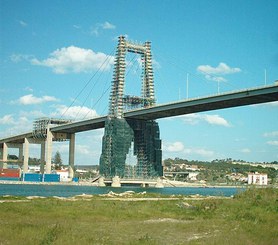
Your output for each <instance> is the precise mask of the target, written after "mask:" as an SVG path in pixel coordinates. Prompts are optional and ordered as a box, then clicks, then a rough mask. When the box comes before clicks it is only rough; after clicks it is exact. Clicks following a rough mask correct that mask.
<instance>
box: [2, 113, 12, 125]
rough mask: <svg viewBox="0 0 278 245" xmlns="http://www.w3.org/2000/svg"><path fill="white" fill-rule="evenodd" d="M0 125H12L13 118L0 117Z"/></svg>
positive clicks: (10, 116) (8, 116)
mask: <svg viewBox="0 0 278 245" xmlns="http://www.w3.org/2000/svg"><path fill="white" fill-rule="evenodd" d="M0 124H14V118H13V116H12V115H5V116H3V117H0Z"/></svg>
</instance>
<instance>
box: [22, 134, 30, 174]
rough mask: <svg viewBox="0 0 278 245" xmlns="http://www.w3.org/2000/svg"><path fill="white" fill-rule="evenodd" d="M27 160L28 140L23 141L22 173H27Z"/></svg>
mask: <svg viewBox="0 0 278 245" xmlns="http://www.w3.org/2000/svg"><path fill="white" fill-rule="evenodd" d="M28 160H29V140H28V139H27V138H25V139H24V157H23V173H24V174H26V173H27V172H28Z"/></svg>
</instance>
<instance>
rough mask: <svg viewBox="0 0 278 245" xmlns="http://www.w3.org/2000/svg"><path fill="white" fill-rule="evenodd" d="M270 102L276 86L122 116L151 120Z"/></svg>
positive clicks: (277, 98) (277, 89)
mask: <svg viewBox="0 0 278 245" xmlns="http://www.w3.org/2000/svg"><path fill="white" fill-rule="evenodd" d="M272 101H278V85H272V86H267V87H261V88H255V89H246V90H243V91H238V92H229V93H225V94H219V95H214V96H209V97H204V98H197V99H196V98H194V99H189V100H184V101H178V102H175V103H167V104H164V105H157V106H154V107H151V108H144V109H137V110H133V111H128V112H126V113H125V114H124V116H125V117H126V118H137V119H144V120H151V119H159V118H165V117H172V116H178V115H185V114H191V113H196V112H203V111H210V110H217V109H224V108H230V107H237V106H244V105H252V104H259V103H266V102H272Z"/></svg>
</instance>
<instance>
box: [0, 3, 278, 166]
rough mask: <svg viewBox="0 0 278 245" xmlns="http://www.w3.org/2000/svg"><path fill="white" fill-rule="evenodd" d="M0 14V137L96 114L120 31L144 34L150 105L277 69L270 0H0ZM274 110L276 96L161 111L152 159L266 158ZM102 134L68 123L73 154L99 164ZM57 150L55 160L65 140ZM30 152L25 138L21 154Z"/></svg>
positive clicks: (273, 150)
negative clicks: (159, 153)
mask: <svg viewBox="0 0 278 245" xmlns="http://www.w3.org/2000/svg"><path fill="white" fill-rule="evenodd" d="M0 18H1V19H0V41H1V46H0V66H1V67H0V72H1V77H0V84H1V87H0V106H1V112H0V137H1V138H2V137H5V136H9V135H12V134H16V133H23V132H26V131H30V130H32V122H33V120H34V119H35V118H39V117H57V118H61V117H63V118H71V119H75V120H81V119H83V118H89V117H93V116H97V115H105V114H106V113H107V111H108V100H109V93H110V85H111V81H112V75H113V57H114V54H115V48H116V45H117V37H118V36H119V35H125V36H126V37H127V39H128V40H132V41H136V42H145V41H146V40H148V41H151V42H152V54H153V59H154V61H153V65H154V79H155V93H156V99H157V103H158V104H159V103H166V102H171V101H177V100H179V99H185V98H186V97H187V95H188V97H189V98H193V97H198V96H206V95H210V94H216V93H218V92H220V93H221V92H226V91H231V90H240V89H244V88H250V87H257V86H263V85H264V84H267V85H270V84H273V83H274V81H275V80H278V27H277V23H278V1H275V0H273V1H271V0H268V1H256V0H252V1H251V0H250V1H249V0H245V1H239V0H231V1H228V0H227V1H223V0H220V1H205V0H196V1H195V0H194V1H193V0H192V1H188V0H181V1H177V0H176V1H163V0H161V1H155V0H153V1H147V0H146V1H145V0H142V1H119V0H118V1H103V0H101V1H95V0H92V1H84V0H80V1H55V0H53V1H40V0H39V1H32V0H29V1H27V0H26V1H21V0H16V1H14V0H9V1H6V0H0ZM137 58H138V57H136V56H134V55H133V54H128V55H127V61H128V63H129V66H128V73H127V77H126V88H125V89H126V93H132V94H135V95H139V94H140V92H139V89H140V72H141V70H140V65H139V64H138V63H137V62H136V61H137ZM187 74H188V90H187V86H186V80H187ZM86 84H87V86H86V87H85V85H86ZM84 87H85V89H84ZM277 121H278V104H277V103H276V102H274V103H268V104H262V105H256V106H245V107H238V108H230V109H225V110H217V111H210V112H204V113H198V114H191V115H186V116H179V117H174V118H167V119H161V120H159V125H160V131H161V138H162V140H163V158H164V159H165V158H168V157H180V158H186V159H190V160H192V159H194V160H213V159H222V158H233V159H242V160H246V161H257V162H264V161H274V160H277V159H278V123H277ZM102 135H103V130H96V131H91V132H86V133H80V134H77V136H76V157H75V162H76V164H98V161H99V156H100V153H101V138H102ZM57 150H59V151H60V152H61V154H62V158H63V161H64V163H65V164H66V163H67V162H68V144H67V143H55V144H54V149H53V154H54V153H55V152H56V151H57ZM39 152H40V151H39V148H38V146H37V145H32V146H31V156H33V157H38V156H39ZM9 153H10V154H12V153H16V151H15V152H14V150H11V151H10V152H9Z"/></svg>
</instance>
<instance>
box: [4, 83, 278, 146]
mask: <svg viewBox="0 0 278 245" xmlns="http://www.w3.org/2000/svg"><path fill="white" fill-rule="evenodd" d="M273 101H278V85H277V84H275V85H272V86H265V87H260V88H252V89H245V90H241V91H236V92H228V93H223V94H218V95H213V96H207V97H201V98H194V99H187V100H182V101H177V102H174V103H167V104H163V105H156V106H153V107H150V108H142V109H137V110H132V111H127V112H124V118H131V119H143V120H155V119H160V118H165V117H173V116H178V115H185V114H191V113H196V112H204V111H211V110H218V109H224V108H231V107H237V106H245V105H253V104H259V103H266V102H273ZM106 120H107V116H102V117H96V118H92V119H87V120H83V121H78V122H73V123H68V124H63V125H60V126H55V127H52V128H51V131H52V132H54V133H69V134H72V133H78V132H83V131H88V130H94V129H99V128H104V126H105V121H106ZM31 135H32V133H31V132H29V133H25V134H21V135H17V136H11V137H7V138H3V139H0V145H1V144H3V143H4V142H6V143H8V142H13V143H22V140H24V138H26V137H28V136H29V137H30V136H31Z"/></svg>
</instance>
